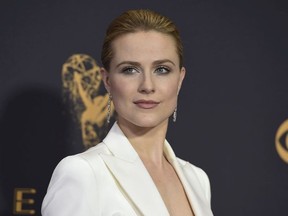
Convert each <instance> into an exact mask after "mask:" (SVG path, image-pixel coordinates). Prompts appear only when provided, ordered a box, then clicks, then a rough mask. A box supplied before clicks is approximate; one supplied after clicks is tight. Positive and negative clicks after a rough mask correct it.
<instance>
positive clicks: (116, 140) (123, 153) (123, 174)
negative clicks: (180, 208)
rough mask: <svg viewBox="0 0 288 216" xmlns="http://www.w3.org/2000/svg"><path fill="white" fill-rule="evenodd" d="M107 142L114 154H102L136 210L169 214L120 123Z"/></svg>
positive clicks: (110, 133) (115, 125) (163, 214)
mask: <svg viewBox="0 0 288 216" xmlns="http://www.w3.org/2000/svg"><path fill="white" fill-rule="evenodd" d="M103 143H105V144H106V145H107V147H108V149H109V150H110V151H111V155H109V154H101V157H102V159H103V160H104V162H105V164H106V165H107V167H108V168H109V170H110V172H111V173H112V174H113V176H114V178H115V180H116V181H117V182H118V185H120V187H121V191H124V192H125V196H126V198H128V199H129V200H130V202H131V203H133V204H134V206H133V207H134V209H135V210H136V211H138V212H140V214H143V215H161V216H165V215H167V216H168V215H169V213H168V211H167V208H166V206H165V204H164V202H163V200H162V198H161V195H160V193H159V192H158V189H157V188H156V186H155V184H154V182H153V180H152V178H151V177H150V175H149V173H148V171H147V170H146V168H145V166H144V164H143V163H142V161H141V159H140V158H139V156H138V154H137V152H136V151H135V150H134V148H133V147H132V145H131V144H130V143H129V141H128V139H127V138H126V137H125V135H124V134H123V133H122V131H121V129H120V128H119V126H118V125H117V123H115V124H114V126H113V127H112V128H111V130H110V132H109V134H108V135H107V137H106V138H105V139H104V140H103Z"/></svg>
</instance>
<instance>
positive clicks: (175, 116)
mask: <svg viewBox="0 0 288 216" xmlns="http://www.w3.org/2000/svg"><path fill="white" fill-rule="evenodd" d="M176 119H177V107H176V108H175V110H174V112H173V122H176Z"/></svg>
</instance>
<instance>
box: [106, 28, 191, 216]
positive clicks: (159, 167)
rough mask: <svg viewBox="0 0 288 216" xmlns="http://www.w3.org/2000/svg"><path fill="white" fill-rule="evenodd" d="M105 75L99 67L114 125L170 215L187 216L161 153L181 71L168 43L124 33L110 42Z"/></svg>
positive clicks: (153, 35) (150, 34)
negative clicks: (129, 145) (111, 109)
mask: <svg viewBox="0 0 288 216" xmlns="http://www.w3.org/2000/svg"><path fill="white" fill-rule="evenodd" d="M112 49H113V53H114V57H113V59H112V61H111V64H110V71H106V70H105V69H104V68H102V69H101V73H102V77H103V81H104V84H105V87H106V89H107V91H108V92H110V93H111V95H112V98H113V103H114V106H115V110H116V111H117V113H118V119H117V120H118V125H119V127H120V128H121V129H122V131H123V132H124V134H125V135H126V136H127V138H128V139H129V141H130V143H131V145H132V146H133V147H134V149H135V150H136V151H137V153H138V154H139V156H140V158H141V159H142V161H143V163H144V165H145V167H146V168H147V170H148V172H149V174H150V175H151V177H152V179H153V181H154V183H155V185H156V186H157V188H158V190H159V193H160V194H161V196H162V198H163V201H164V203H165V204H166V206H167V209H168V211H169V213H170V215H173V216H175V215H187V216H188V215H193V212H192V209H191V207H190V205H189V202H188V199H187V197H186V194H185V191H184V189H183V187H182V184H181V182H180V180H179V178H178V176H177V174H176V172H175V171H174V169H173V167H172V166H171V165H170V164H169V162H168V161H167V160H166V158H165V157H164V154H163V146H164V140H165V137H166V132H167V127H168V120H169V117H170V116H171V114H172V113H173V111H174V110H175V108H176V106H177V97H178V93H179V91H180V88H181V85H182V81H183V79H184V77H185V68H184V67H182V68H180V66H179V57H178V55H177V52H176V44H175V41H174V39H173V38H172V37H171V36H169V35H166V34H163V33H160V32H156V31H145V32H144V31H139V32H136V33H128V34H124V35H122V36H120V37H118V38H116V39H115V40H114V41H113V42H112Z"/></svg>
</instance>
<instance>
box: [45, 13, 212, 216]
mask: <svg viewBox="0 0 288 216" xmlns="http://www.w3.org/2000/svg"><path fill="white" fill-rule="evenodd" d="M102 64H103V66H104V67H103V68H102V69H101V73H102V77H103V82H104V84H105V87H106V89H107V91H108V93H109V95H110V100H112V101H113V104H114V106H115V111H116V112H117V122H116V123H114V125H113V127H112V128H111V130H110V132H109V133H108V135H107V136H106V138H105V139H104V140H103V142H101V143H99V144H98V145H96V146H95V147H92V148H90V149H89V150H87V151H86V152H84V153H80V154H78V155H74V156H69V157H67V158H65V159H63V160H62V161H61V162H60V163H59V164H58V166H57V167H56V169H55V171H54V173H53V176H52V179H51V182H50V185H49V188H48V192H47V194H46V196H45V199H44V201H43V205H42V214H43V216H57V215H59V216H60V215H61V216H65V215H67V216H68V215H69V216H73V215H75V216H76V215H78V216H79V215H85V216H93V215H105V216H106V215H147V216H153V215H155V216H156V215H157V216H164V215H172V216H177V215H180V216H190V215H196V216H210V215H213V214H212V211H211V207H210V184H209V180H208V177H207V175H206V174H205V173H204V172H203V171H202V170H201V169H200V168H197V167H195V166H194V165H191V164H189V163H188V162H185V161H183V160H181V159H179V158H177V157H176V156H175V154H174V152H173V150H172V148H171V146H170V145H169V144H168V142H167V141H166V140H165V137H166V132H167V127H168V121H169V117H170V116H171V115H172V116H173V120H174V121H175V120H176V111H177V96H178V93H179V91H180V88H181V84H182V81H183V79H184V76H185V68H184V67H183V66H182V45H181V41H180V37H179V34H178V31H177V29H176V27H175V25H174V24H173V23H172V22H171V21H170V20H169V19H168V18H166V17H164V16H162V15H159V14H157V13H155V12H152V11H149V10H131V11H127V12H125V13H123V14H122V15H120V16H119V17H117V18H116V19H115V20H114V21H113V22H112V23H111V24H110V26H109V27H108V30H107V32H106V37H105V41H104V44H103V50H102ZM108 110H109V108H108ZM108 118H109V113H108ZM108 121H109V119H108Z"/></svg>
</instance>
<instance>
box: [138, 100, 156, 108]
mask: <svg viewBox="0 0 288 216" xmlns="http://www.w3.org/2000/svg"><path fill="white" fill-rule="evenodd" d="M134 104H136V105H137V106H138V107H139V108H142V109H153V108H154V107H156V106H158V104H159V102H157V101H153V100H137V101H134Z"/></svg>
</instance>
